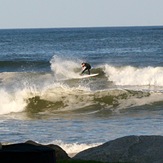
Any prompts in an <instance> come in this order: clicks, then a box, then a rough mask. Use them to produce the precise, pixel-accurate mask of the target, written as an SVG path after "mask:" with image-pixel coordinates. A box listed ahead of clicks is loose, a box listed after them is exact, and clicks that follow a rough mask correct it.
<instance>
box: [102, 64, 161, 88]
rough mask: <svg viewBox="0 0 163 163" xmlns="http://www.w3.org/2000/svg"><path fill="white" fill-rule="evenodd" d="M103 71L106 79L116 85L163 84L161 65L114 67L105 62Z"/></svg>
mask: <svg viewBox="0 0 163 163" xmlns="http://www.w3.org/2000/svg"><path fill="white" fill-rule="evenodd" d="M104 71H105V74H106V76H107V77H108V80H110V81H113V82H114V83H115V84H116V85H140V86H145V85H151V86H163V73H162V72H163V67H150V66H149V67H144V68H136V67H132V66H125V67H114V66H109V65H107V64H106V65H105V66H104Z"/></svg>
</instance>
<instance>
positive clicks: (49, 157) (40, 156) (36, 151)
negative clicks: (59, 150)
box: [0, 143, 56, 163]
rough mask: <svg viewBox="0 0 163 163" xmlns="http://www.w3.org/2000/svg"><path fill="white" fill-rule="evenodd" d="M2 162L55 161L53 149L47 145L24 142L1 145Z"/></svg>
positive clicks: (0, 155)
mask: <svg viewBox="0 0 163 163" xmlns="http://www.w3.org/2000/svg"><path fill="white" fill-rule="evenodd" d="M0 162H2V163H11V162H16V163H36V162H39V163H55V162H56V158H55V151H54V150H53V149H51V148H49V147H44V146H36V145H32V144H26V143H18V144H11V145H3V146H2V149H1V150H0Z"/></svg>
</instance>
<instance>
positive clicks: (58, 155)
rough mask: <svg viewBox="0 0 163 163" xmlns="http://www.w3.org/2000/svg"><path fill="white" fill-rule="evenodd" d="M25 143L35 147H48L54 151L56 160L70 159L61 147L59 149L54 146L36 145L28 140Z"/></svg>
mask: <svg viewBox="0 0 163 163" xmlns="http://www.w3.org/2000/svg"><path fill="white" fill-rule="evenodd" d="M26 143H27V144H33V145H37V146H40V145H41V146H46V147H49V148H51V149H53V150H55V155H56V160H67V159H70V157H69V156H68V154H67V153H66V152H65V151H64V150H63V149H62V148H61V147H59V146H58V145H54V144H48V145H42V144H39V143H36V142H34V141H32V140H28V141H27V142H26Z"/></svg>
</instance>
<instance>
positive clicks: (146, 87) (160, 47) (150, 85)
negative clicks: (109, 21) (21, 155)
mask: <svg viewBox="0 0 163 163" xmlns="http://www.w3.org/2000/svg"><path fill="white" fill-rule="evenodd" d="M82 62H88V63H90V64H91V66H92V69H91V73H92V74H93V73H98V74H99V75H98V76H96V77H90V78H83V79H81V78H80V75H79V74H80V72H81V63H82ZM128 135H163V27H161V26H157V27H108V28H60V29H59V28H58V29H57V28H56V29H3V30H2V29H1V30H0V142H1V143H18V142H25V141H27V140H33V141H36V142H38V143H42V144H49V143H53V144H57V145H59V146H61V147H62V148H63V149H64V150H65V151H66V152H67V153H68V154H69V155H70V156H72V155H74V154H75V153H78V152H80V151H82V150H84V149H87V148H90V147H94V146H97V145H100V144H102V143H105V142H107V141H110V140H114V139H116V138H119V137H122V136H128Z"/></svg>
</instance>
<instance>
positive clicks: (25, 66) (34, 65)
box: [0, 61, 50, 72]
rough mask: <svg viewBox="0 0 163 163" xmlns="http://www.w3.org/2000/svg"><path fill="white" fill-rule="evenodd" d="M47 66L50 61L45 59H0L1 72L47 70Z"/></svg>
mask: <svg viewBox="0 0 163 163" xmlns="http://www.w3.org/2000/svg"><path fill="white" fill-rule="evenodd" d="M49 66H50V63H49V62H46V61H0V70H1V72H3V71H6V72H13V71H18V72H21V71H32V70H33V71H39V70H40V69H42V70H45V69H48V70H49Z"/></svg>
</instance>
